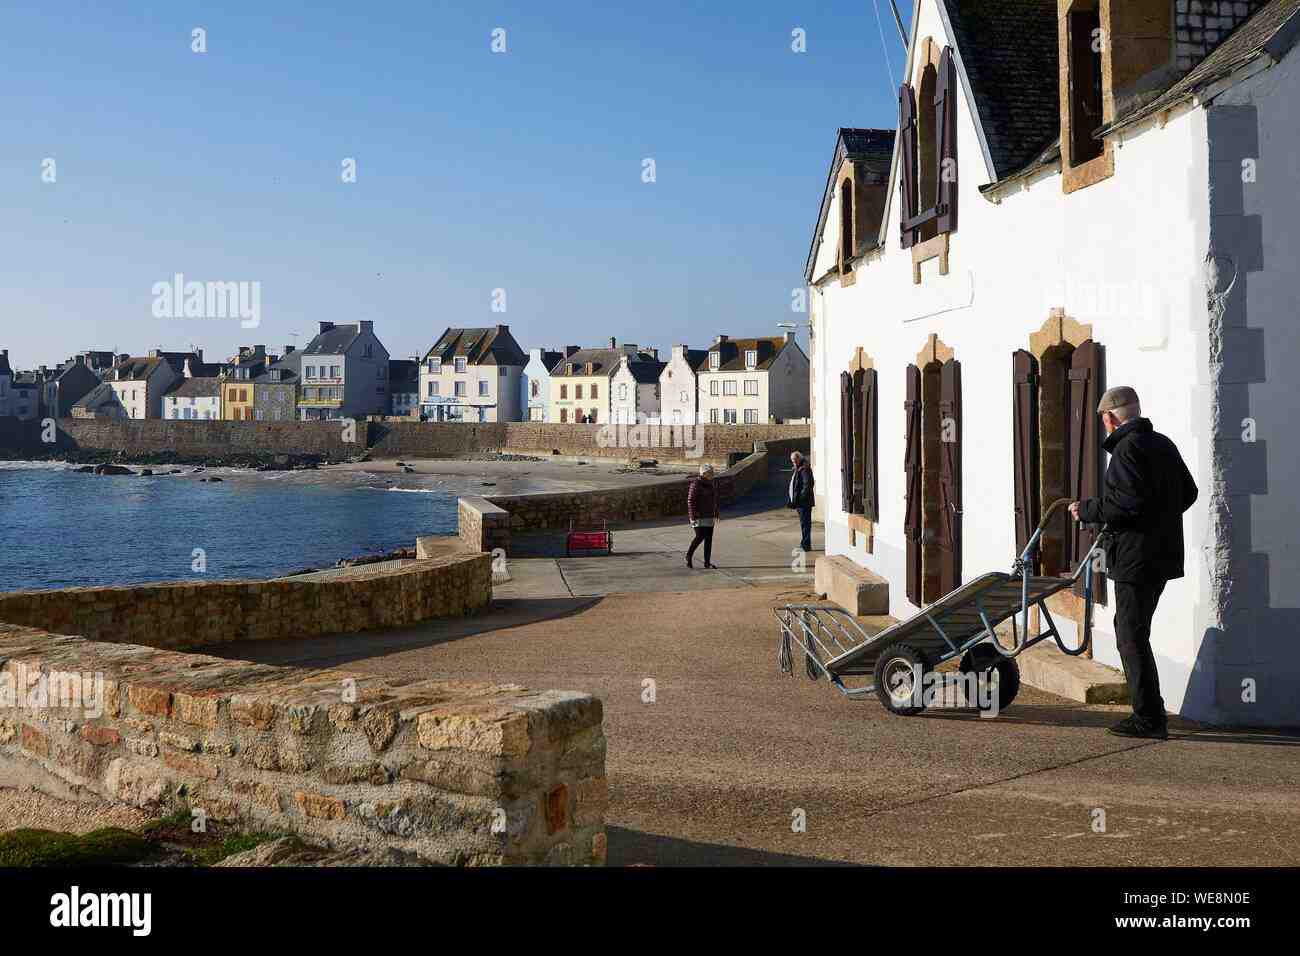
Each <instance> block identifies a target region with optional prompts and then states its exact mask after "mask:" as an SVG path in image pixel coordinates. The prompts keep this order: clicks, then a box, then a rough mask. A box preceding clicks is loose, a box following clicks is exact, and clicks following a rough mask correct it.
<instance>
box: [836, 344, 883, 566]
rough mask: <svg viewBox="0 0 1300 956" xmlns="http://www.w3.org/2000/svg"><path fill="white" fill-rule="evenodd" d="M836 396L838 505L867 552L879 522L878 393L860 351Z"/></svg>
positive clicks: (845, 373)
mask: <svg viewBox="0 0 1300 956" xmlns="http://www.w3.org/2000/svg"><path fill="white" fill-rule="evenodd" d="M840 393H841V394H840V450H841V454H840V467H841V472H840V487H841V492H842V502H841V504H842V508H843V510H844V512H845V514H846V515H847V516H848V525H849V528H850V530H851V531H853V532H861V533H863V534H864V535H865V536H866V547H867V550H868V551H870V550H872V528H871V524H873V523H875V522H878V521H879V520H880V507H879V501H880V482H879V478H878V475H879V468H878V465H879V462H878V452H877V449H878V447H879V418H880V415H879V400H878V395H879V391H878V388H877V375H876V370H875V369H874V368H872V367H871V360H870V358H868V357H866V356H865V355H863V353H862V350H861V349H859V350H858V353H857V355H856V356H855V357H854V360H853V362H852V363H851V364H850V367H849V370H848V371H846V372H843V373H842V374H841V376H840Z"/></svg>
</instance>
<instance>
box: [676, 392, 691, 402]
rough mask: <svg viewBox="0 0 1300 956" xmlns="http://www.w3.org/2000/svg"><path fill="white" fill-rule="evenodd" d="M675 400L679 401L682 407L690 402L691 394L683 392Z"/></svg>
mask: <svg viewBox="0 0 1300 956" xmlns="http://www.w3.org/2000/svg"><path fill="white" fill-rule="evenodd" d="M677 400H678V401H680V402H681V403H682V404H683V405H685V404H686V403H687V402H689V401H690V400H691V393H690V392H687V391H685V390H683V391H682V393H681V394H680V395H679V396H678V397H677Z"/></svg>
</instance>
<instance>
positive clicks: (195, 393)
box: [162, 375, 221, 421]
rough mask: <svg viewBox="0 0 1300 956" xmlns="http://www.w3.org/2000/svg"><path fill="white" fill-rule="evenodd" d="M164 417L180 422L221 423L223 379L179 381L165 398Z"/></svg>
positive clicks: (182, 379) (207, 378) (201, 377)
mask: <svg viewBox="0 0 1300 956" xmlns="http://www.w3.org/2000/svg"><path fill="white" fill-rule="evenodd" d="M162 415H163V418H169V419H176V420H180V421H196V420H197V421H220V420H221V379H219V378H217V377H216V376H206V375H205V376H190V377H188V378H181V379H177V380H176V381H174V382H173V383H172V385H171V388H170V389H169V390H168V392H167V394H166V395H164V396H163V412H162Z"/></svg>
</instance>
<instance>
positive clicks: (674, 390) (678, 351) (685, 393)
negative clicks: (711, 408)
mask: <svg viewBox="0 0 1300 956" xmlns="http://www.w3.org/2000/svg"><path fill="white" fill-rule="evenodd" d="M708 358H709V352H708V350H707V349H693V348H690V347H688V346H685V345H674V346H673V350H672V354H671V355H670V356H669V357H668V361H667V362H666V363H665V364H664V369H663V371H662V372H660V373H659V395H660V399H659V415H660V421H661V422H662V423H663V424H665V425H695V424H698V423H699V419H698V415H699V408H700V404H699V403H700V396H699V383H698V382H697V381H696V375H697V373H698V372H699V370H700V369H701V368H702V367H703V366H704V365H705V363H706V362H707V361H708Z"/></svg>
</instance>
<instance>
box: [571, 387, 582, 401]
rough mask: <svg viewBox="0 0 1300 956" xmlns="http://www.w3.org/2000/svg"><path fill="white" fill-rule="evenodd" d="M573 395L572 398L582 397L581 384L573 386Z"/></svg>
mask: <svg viewBox="0 0 1300 956" xmlns="http://www.w3.org/2000/svg"><path fill="white" fill-rule="evenodd" d="M573 397H574V398H582V386H581V385H575V386H573Z"/></svg>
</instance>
